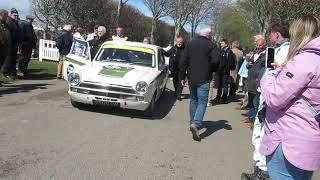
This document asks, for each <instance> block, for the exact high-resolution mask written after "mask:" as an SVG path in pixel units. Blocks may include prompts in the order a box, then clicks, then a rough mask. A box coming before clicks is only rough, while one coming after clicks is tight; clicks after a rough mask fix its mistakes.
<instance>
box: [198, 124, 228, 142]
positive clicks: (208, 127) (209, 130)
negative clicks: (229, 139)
mask: <svg viewBox="0 0 320 180" xmlns="http://www.w3.org/2000/svg"><path fill="white" fill-rule="evenodd" d="M228 122H229V121H227V120H218V121H204V122H203V126H204V128H205V129H206V131H204V132H203V133H201V134H200V137H201V139H204V138H206V137H208V136H211V135H212V134H213V133H215V132H216V131H219V130H221V129H226V130H232V126H231V125H229V124H228Z"/></svg>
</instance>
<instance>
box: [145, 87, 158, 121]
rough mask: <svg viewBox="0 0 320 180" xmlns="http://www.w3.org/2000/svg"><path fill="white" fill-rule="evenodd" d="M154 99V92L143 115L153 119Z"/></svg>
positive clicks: (155, 93)
mask: <svg viewBox="0 0 320 180" xmlns="http://www.w3.org/2000/svg"><path fill="white" fill-rule="evenodd" d="M156 97H157V92H154V95H153V97H152V99H151V102H150V105H149V107H148V109H147V110H146V111H145V115H146V116H148V117H150V118H153V114H154V108H155V105H156Z"/></svg>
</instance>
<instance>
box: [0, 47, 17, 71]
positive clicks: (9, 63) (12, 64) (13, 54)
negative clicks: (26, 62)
mask: <svg viewBox="0 0 320 180" xmlns="http://www.w3.org/2000/svg"><path fill="white" fill-rule="evenodd" d="M17 51H18V48H17V47H14V48H13V49H11V48H10V50H9V53H8V56H7V57H6V59H5V61H4V64H3V67H2V72H3V75H4V76H10V75H11V76H15V75H17V70H16V66H17V65H16V64H17Z"/></svg>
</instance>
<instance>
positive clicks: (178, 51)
mask: <svg viewBox="0 0 320 180" xmlns="http://www.w3.org/2000/svg"><path fill="white" fill-rule="evenodd" d="M184 48H185V46H184V39H183V37H178V38H177V40H176V45H175V46H173V47H172V48H171V49H170V50H169V51H167V52H165V53H164V55H165V56H167V57H170V59H169V70H170V72H171V74H172V77H173V86H174V90H175V93H174V94H175V97H176V98H177V100H179V101H180V100H181V94H182V90H183V86H182V85H181V81H180V78H179V73H180V67H179V65H180V60H181V57H182V54H183V51H184Z"/></svg>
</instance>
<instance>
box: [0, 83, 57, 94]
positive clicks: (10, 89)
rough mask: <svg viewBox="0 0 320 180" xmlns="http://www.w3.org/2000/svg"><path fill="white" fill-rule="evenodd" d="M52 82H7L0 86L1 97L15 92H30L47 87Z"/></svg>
mask: <svg viewBox="0 0 320 180" xmlns="http://www.w3.org/2000/svg"><path fill="white" fill-rule="evenodd" d="M49 85H52V84H47V83H39V84H19V85H17V84H5V85H3V87H1V88H0V97H1V96H2V95H5V94H14V93H21V92H30V91H32V90H35V89H47V86H49Z"/></svg>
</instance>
